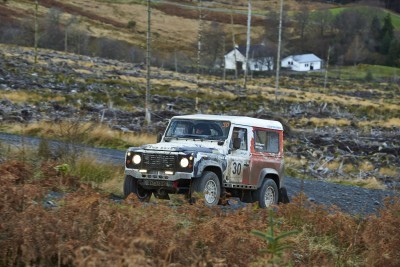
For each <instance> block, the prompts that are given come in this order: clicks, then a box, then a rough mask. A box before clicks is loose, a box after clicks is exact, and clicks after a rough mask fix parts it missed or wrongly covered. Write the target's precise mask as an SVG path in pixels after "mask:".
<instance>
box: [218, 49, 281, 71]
mask: <svg viewBox="0 0 400 267" xmlns="http://www.w3.org/2000/svg"><path fill="white" fill-rule="evenodd" d="M224 57H225V69H227V70H234V69H237V70H245V69H246V65H245V61H246V46H245V45H238V46H236V47H235V49H233V50H231V51H230V52H228V53H227V54H225V56H224ZM247 65H248V67H249V68H248V69H249V70H251V71H268V70H273V67H274V63H273V57H272V56H270V51H268V49H267V47H266V46H264V45H252V46H250V49H249V59H248V61H247Z"/></svg>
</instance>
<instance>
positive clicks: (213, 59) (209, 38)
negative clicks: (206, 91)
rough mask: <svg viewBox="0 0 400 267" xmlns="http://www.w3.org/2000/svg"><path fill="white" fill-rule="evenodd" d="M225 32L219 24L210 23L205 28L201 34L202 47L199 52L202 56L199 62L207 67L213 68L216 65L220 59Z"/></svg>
mask: <svg viewBox="0 0 400 267" xmlns="http://www.w3.org/2000/svg"><path fill="white" fill-rule="evenodd" d="M224 35H225V32H224V31H223V29H222V27H221V24H220V23H217V22H212V23H211V24H210V25H209V26H208V27H205V29H204V31H203V33H202V39H203V40H202V45H201V50H202V51H201V52H202V53H203V55H202V56H201V58H200V60H201V61H202V63H203V64H204V65H207V66H208V67H211V68H212V67H214V66H215V65H216V63H217V59H219V58H220V55H221V51H222V53H223V52H224V49H223V40H224Z"/></svg>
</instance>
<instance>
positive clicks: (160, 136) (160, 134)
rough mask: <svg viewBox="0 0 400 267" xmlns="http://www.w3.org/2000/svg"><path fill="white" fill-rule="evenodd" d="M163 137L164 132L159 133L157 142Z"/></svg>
mask: <svg viewBox="0 0 400 267" xmlns="http://www.w3.org/2000/svg"><path fill="white" fill-rule="evenodd" d="M161 139H162V133H159V134H157V143H160V142H161Z"/></svg>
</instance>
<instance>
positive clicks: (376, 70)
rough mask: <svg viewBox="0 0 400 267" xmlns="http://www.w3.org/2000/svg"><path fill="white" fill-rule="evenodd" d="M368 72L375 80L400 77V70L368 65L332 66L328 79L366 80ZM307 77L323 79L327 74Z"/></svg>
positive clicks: (315, 74) (318, 73) (320, 73)
mask: <svg viewBox="0 0 400 267" xmlns="http://www.w3.org/2000/svg"><path fill="white" fill-rule="evenodd" d="M368 72H370V73H371V74H372V79H373V80H375V79H392V78H393V77H395V76H396V77H400V69H399V68H396V67H388V66H380V65H368V64H358V65H356V66H330V67H329V72H328V77H329V78H335V77H336V78H340V79H342V80H346V79H350V80H354V79H358V80H364V79H365V78H366V75H367V73H368ZM307 75H310V76H320V77H323V76H324V75H325V72H309V73H308V74H307Z"/></svg>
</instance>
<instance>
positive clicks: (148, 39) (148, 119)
mask: <svg viewBox="0 0 400 267" xmlns="http://www.w3.org/2000/svg"><path fill="white" fill-rule="evenodd" d="M150 4H151V2H150V0H147V37H146V69H147V75H146V98H145V107H144V109H145V121H146V123H147V124H150V123H151V114H150V90H151V84H150V60H151V6H150Z"/></svg>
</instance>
